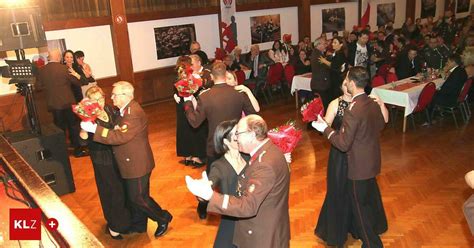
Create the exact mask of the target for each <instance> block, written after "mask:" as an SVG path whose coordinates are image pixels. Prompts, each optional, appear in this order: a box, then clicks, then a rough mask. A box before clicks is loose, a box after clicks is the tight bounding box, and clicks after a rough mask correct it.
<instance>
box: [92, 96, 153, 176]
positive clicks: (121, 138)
mask: <svg viewBox="0 0 474 248" xmlns="http://www.w3.org/2000/svg"><path fill="white" fill-rule="evenodd" d="M118 127H119V128H118V129H114V130H112V129H107V128H104V127H101V126H97V130H96V132H95V135H94V141H96V142H100V143H103V144H108V145H113V147H112V148H113V152H114V155H115V159H116V160H117V164H118V167H119V170H120V174H121V175H122V177H123V178H127V179H130V178H139V177H142V176H145V175H146V174H148V173H150V172H151V170H152V169H153V168H154V167H155V161H154V159H153V152H152V150H151V147H150V142H149V141H148V118H147V117H146V114H145V112H144V111H143V109H142V107H141V106H140V105H139V104H138V103H137V102H135V101H134V100H132V101H131V102H130V103H129V104H128V105H127V106H126V107H125V108H124V113H123V116H122V118H121V119H120V120H119V121H118Z"/></svg>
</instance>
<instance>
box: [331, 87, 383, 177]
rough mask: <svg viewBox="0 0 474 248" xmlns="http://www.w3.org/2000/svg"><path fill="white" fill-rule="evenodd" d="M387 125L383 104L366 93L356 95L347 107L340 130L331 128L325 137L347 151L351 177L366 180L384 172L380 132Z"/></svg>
mask: <svg viewBox="0 0 474 248" xmlns="http://www.w3.org/2000/svg"><path fill="white" fill-rule="evenodd" d="M384 126H385V122H384V119H383V115H382V112H381V111H380V107H379V105H378V104H377V103H376V102H375V101H374V100H372V99H371V98H369V97H368V96H367V95H366V94H362V95H359V96H357V97H355V98H354V100H353V101H352V103H351V105H349V107H348V108H347V109H346V110H345V112H344V117H343V119H342V126H341V129H340V130H339V131H335V130H333V129H332V128H331V127H328V128H326V129H325V130H324V136H325V137H328V139H329V141H330V142H331V144H333V145H334V146H335V147H336V148H337V149H339V150H341V151H342V152H347V157H348V165H349V166H348V167H349V172H348V178H349V179H351V180H365V179H370V178H373V177H375V176H377V175H378V174H379V173H380V164H381V159H380V142H379V136H380V132H381V131H382V129H383V128H384Z"/></svg>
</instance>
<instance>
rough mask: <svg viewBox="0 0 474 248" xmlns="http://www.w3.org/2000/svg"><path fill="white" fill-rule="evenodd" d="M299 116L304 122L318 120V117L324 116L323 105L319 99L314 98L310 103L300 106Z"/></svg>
mask: <svg viewBox="0 0 474 248" xmlns="http://www.w3.org/2000/svg"><path fill="white" fill-rule="evenodd" d="M300 111H301V115H302V116H303V121H304V122H311V121H314V120H316V119H317V118H318V115H321V116H324V105H323V101H322V99H321V97H317V98H314V99H313V100H312V101H310V102H308V103H306V104H304V105H303V106H301V109H300Z"/></svg>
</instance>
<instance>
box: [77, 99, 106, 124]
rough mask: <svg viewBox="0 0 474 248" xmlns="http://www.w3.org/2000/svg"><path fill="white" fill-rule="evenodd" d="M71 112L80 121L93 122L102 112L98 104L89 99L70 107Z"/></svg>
mask: <svg viewBox="0 0 474 248" xmlns="http://www.w3.org/2000/svg"><path fill="white" fill-rule="evenodd" d="M72 111H73V112H74V113H75V114H76V115H77V116H79V118H81V120H82V121H92V122H93V121H95V119H97V116H98V115H99V113H100V112H101V111H102V108H101V107H100V105H99V103H97V102H95V101H91V100H90V99H89V98H84V99H82V101H81V102H79V103H78V104H77V105H72Z"/></svg>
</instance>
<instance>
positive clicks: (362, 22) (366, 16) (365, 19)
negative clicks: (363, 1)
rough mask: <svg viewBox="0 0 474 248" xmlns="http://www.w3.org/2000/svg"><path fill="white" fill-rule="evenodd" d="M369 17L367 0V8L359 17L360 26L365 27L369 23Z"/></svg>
mask: <svg viewBox="0 0 474 248" xmlns="http://www.w3.org/2000/svg"><path fill="white" fill-rule="evenodd" d="M369 19H370V3H369V1H367V8H366V9H365V12H364V15H363V16H362V18H360V26H362V27H363V28H365V26H366V25H367V24H369Z"/></svg>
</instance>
